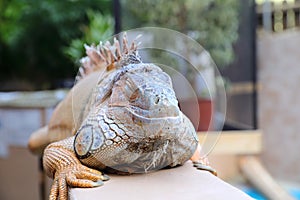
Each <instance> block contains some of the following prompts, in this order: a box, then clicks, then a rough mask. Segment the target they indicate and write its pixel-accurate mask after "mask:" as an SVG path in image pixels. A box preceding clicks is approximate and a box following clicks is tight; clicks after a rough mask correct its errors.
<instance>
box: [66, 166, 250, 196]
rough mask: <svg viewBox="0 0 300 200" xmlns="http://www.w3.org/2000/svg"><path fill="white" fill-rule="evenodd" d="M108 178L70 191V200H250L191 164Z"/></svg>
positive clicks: (240, 192)
mask: <svg viewBox="0 0 300 200" xmlns="http://www.w3.org/2000/svg"><path fill="white" fill-rule="evenodd" d="M110 178H111V179H110V180H109V181H107V182H105V183H104V186H101V187H98V188H88V189H86V188H72V189H70V191H69V196H70V199H71V200H96V199H97V200H98V199H116V200H120V199H122V200H126V199H128V200H129V199H130V200H133V199H149V200H150V199H151V200H152V199H172V200H176V199H180V200H182V199H209V200H214V199H215V200H216V199H220V200H221V199H222V200H223V199H231V200H234V199H236V200H249V199H251V198H250V197H249V196H248V195H246V194H245V193H243V192H242V191H240V190H238V189H237V188H235V187H233V186H231V185H229V184H227V183H226V182H224V181H222V180H221V179H219V178H217V177H215V176H213V175H212V174H210V173H209V172H205V171H200V170H197V169H196V168H194V167H193V166H192V163H191V162H190V161H189V162H187V163H186V164H185V165H184V166H181V167H177V168H172V169H164V170H160V171H157V172H152V173H148V174H135V175H130V176H119V175H110Z"/></svg>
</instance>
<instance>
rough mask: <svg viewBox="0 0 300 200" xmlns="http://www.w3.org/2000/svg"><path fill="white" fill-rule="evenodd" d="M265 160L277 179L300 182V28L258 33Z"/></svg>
mask: <svg viewBox="0 0 300 200" xmlns="http://www.w3.org/2000/svg"><path fill="white" fill-rule="evenodd" d="M257 49H258V52H257V55H258V80H259V83H260V84H261V86H262V87H261V90H260V91H259V95H258V103H259V109H258V110H259V127H260V128H261V129H262V130H263V132H264V134H263V146H264V150H263V153H262V160H263V162H264V164H265V165H266V167H267V168H268V170H269V171H270V172H271V174H273V175H274V176H275V177H277V178H278V179H282V180H287V181H297V182H300V154H299V147H300V132H299V131H300V92H299V91H300V30H294V31H285V32H282V33H276V34H263V35H259V37H258V41H257Z"/></svg>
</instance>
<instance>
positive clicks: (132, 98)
mask: <svg viewBox="0 0 300 200" xmlns="http://www.w3.org/2000/svg"><path fill="white" fill-rule="evenodd" d="M139 97H140V91H139V90H138V89H137V90H135V91H134V92H133V93H132V94H131V95H130V96H129V101H130V102H134V101H135V100H137V99H138V98H139Z"/></svg>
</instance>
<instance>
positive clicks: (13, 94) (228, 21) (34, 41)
mask: <svg viewBox="0 0 300 200" xmlns="http://www.w3.org/2000/svg"><path fill="white" fill-rule="evenodd" d="M144 26H153V27H164V28H170V29H173V30H176V31H179V32H181V33H184V34H186V35H188V36H189V37H191V38H193V39H194V40H196V41H197V42H199V43H200V44H201V45H202V46H203V47H204V48H205V49H206V50H207V52H208V53H209V54H210V56H211V58H212V60H213V61H214V62H215V64H216V66H217V67H218V70H219V71H220V73H221V76H220V77H217V76H215V75H214V78H213V80H214V84H215V87H218V84H219V81H220V80H222V81H224V82H225V89H226V96H227V101H226V107H227V112H226V115H225V116H222V117H225V123H224V126H223V124H222V127H221V129H223V130H224V131H229V130H237V131H245V130H246V131H249V130H250V131H256V130H258V129H259V130H261V133H262V140H261V151H260V152H259V154H258V157H259V158H260V160H261V162H262V163H263V165H264V166H265V167H266V169H267V170H268V171H269V172H270V174H271V175H272V176H273V177H274V178H275V179H276V180H278V181H279V182H280V183H283V185H284V187H288V188H289V190H290V191H291V192H294V193H296V191H297V188H299V187H298V184H300V159H299V154H298V152H297V150H296V149H297V146H299V145H300V135H299V134H298V130H300V125H299V124H300V123H299V122H298V116H299V114H300V104H299V103H298V102H300V101H299V100H300V95H299V94H298V92H297V91H298V85H299V83H300V82H299V80H300V79H299V78H300V68H299V67H298V65H299V63H300V60H299V44H300V31H299V26H300V2H299V1H298V0H289V1H281V0H277V1H276V0H273V1H271V0H256V1H255V0H244V1H239V0H204V1H197V0H173V1H159V0H136V1H133V0H85V1H80V0H67V1H53V0H43V1H33V0H0V70H1V71H0V199H20V198H21V197H22V199H42V197H41V196H45V194H44V193H47V191H46V192H45V191H44V188H49V186H48V185H47V184H49V183H48V182H49V181H48V180H46V183H44V178H42V179H41V177H40V174H39V170H40V169H39V158H37V157H36V156H33V155H31V154H30V153H29V152H28V150H27V148H26V145H27V140H28V138H29V136H30V134H31V132H32V131H34V130H36V129H37V128H39V127H41V126H42V125H44V124H46V123H47V121H48V120H49V118H50V116H51V113H52V111H53V108H54V106H55V105H56V104H57V103H58V102H59V101H60V100H61V99H62V98H63V97H64V96H65V94H66V92H67V91H68V89H69V88H70V87H72V86H73V84H74V77H75V76H76V74H77V71H78V68H79V59H80V58H81V57H83V56H84V53H85V52H84V48H83V44H85V43H87V44H92V43H96V44H97V43H98V42H99V41H100V40H106V39H107V38H110V37H111V36H112V35H114V34H116V33H119V32H121V31H124V30H129V29H133V28H139V27H144ZM162 58H163V59H165V57H162ZM184 73H186V74H184V76H186V77H189V74H191V72H188V71H186V72H184ZM207 87H209V86H207ZM197 97H199V104H201V103H202V102H204V104H207V103H208V105H209V108H208V109H207V108H203V107H201V108H199V110H200V113H205V112H208V113H207V115H208V119H209V122H208V123H210V121H212V120H211V119H213V121H214V123H215V124H218V119H219V115H220V114H221V115H222V114H223V115H224V113H218V112H217V110H218V109H217V105H215V107H214V106H213V104H214V103H215V102H216V101H218V100H217V99H218V96H213V97H212V96H207V94H206V93H205V91H204V92H203V91H202V92H200V93H199V94H197ZM200 100H201V103H200ZM179 102H180V103H181V106H182V107H185V105H188V104H189V101H188V99H186V98H184V97H182V99H179ZM187 110H188V108H187ZM222 117H221V118H222ZM202 121H205V120H202ZM202 121H201V120H200V125H199V126H197V125H196V126H195V127H196V128H197V129H198V130H199V131H205V130H214V128H216V126H217V125H213V127H212V128H211V127H209V124H201V122H202ZM218 128H220V127H218ZM217 158H220V157H217ZM217 158H216V159H213V162H216V165H217V166H218V167H219V168H222V166H220V164H218V163H217V160H218V159H217ZM220 159H223V161H224V162H225V163H227V164H228V166H230V167H231V166H232V163H236V160H235V159H234V158H232V157H230V156H228V155H222V158H220ZM215 160H216V161H215ZM225 168H226V167H225ZM219 170H222V169H219ZM227 171H228V170H227ZM229 171H230V170H229ZM221 178H223V179H224V180H226V181H231V182H235V181H236V180H240V179H241V174H239V173H237V175H233V174H232V173H231V172H226V173H225V172H224V174H223V175H222V174H221ZM41 183H42V184H41ZM43 184H46V185H43ZM16 188H17V189H18V192H16ZM291 188H292V189H291ZM295 188H296V189H295ZM247 191H249V190H247ZM255 195H256V194H255ZM257 198H258V199H259V198H261V199H264V198H263V197H257Z"/></svg>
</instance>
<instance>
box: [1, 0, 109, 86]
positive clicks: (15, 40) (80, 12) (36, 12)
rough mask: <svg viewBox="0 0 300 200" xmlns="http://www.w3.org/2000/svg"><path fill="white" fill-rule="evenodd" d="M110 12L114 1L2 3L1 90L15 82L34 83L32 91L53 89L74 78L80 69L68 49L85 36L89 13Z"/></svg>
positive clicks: (15, 0)
mask: <svg viewBox="0 0 300 200" xmlns="http://www.w3.org/2000/svg"><path fill="white" fill-rule="evenodd" d="M110 9H111V1H110V0H85V1H79V0H65V1H53V0H43V1H35V0H1V1H0V66H1V73H0V90H4V89H7V88H3V85H4V83H6V82H10V81H12V80H15V82H20V80H24V81H27V82H30V83H31V85H32V86H31V88H30V89H49V88H51V87H53V85H54V84H55V82H57V81H58V80H61V79H66V78H73V77H74V76H75V74H76V72H77V70H76V69H75V68H74V61H71V60H70V59H69V58H68V57H67V56H66V55H65V54H64V47H65V46H67V45H69V44H70V42H71V41H72V40H73V39H75V38H80V37H82V35H83V33H82V31H81V29H80V28H81V27H83V26H84V25H85V24H87V23H88V20H89V19H88V16H87V14H86V11H87V10H91V11H95V12H102V13H110ZM9 89H10V90H15V89H18V88H9Z"/></svg>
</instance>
